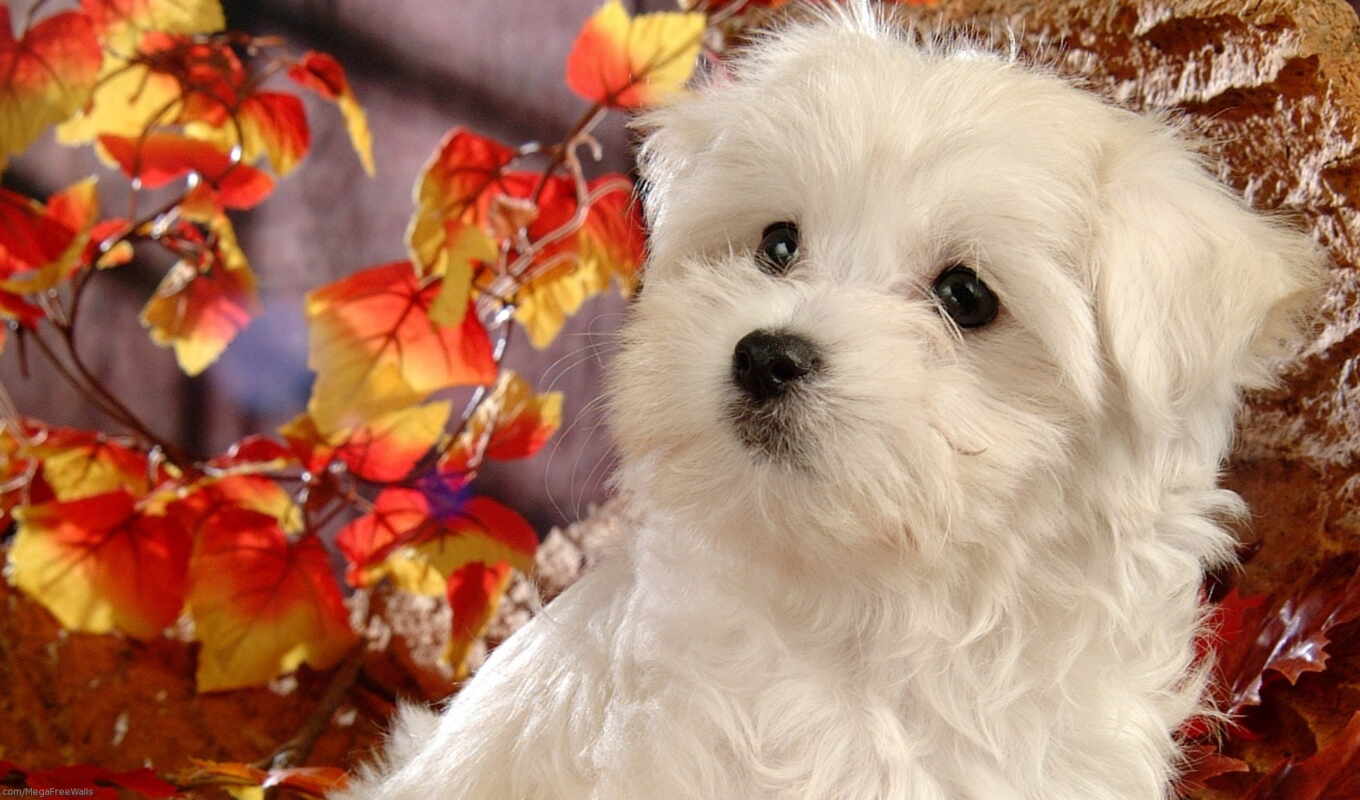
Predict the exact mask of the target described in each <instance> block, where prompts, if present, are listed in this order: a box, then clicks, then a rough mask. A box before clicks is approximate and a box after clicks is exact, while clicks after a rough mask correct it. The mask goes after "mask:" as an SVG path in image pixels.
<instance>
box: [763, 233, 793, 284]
mask: <svg viewBox="0 0 1360 800" xmlns="http://www.w3.org/2000/svg"><path fill="white" fill-rule="evenodd" d="M797 255H798V226H797V225H795V224H793V223H792V222H776V223H774V224H773V225H771V226H769V227H767V228H766V229H765V232H764V233H762V234H761V235H760V250H759V251H758V252H757V253H756V258H757V260H759V261H760V268H761V269H763V270H765V271H766V272H768V273H770V274H771V275H783V274H784V273H785V272H788V271H789V265H791V264H792V263H793V259H794V257H795V256H797Z"/></svg>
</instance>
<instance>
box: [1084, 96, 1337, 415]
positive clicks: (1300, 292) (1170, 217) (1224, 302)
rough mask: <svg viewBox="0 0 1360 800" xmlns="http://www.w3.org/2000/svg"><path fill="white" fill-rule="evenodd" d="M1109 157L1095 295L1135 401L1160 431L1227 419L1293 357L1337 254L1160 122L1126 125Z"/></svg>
mask: <svg viewBox="0 0 1360 800" xmlns="http://www.w3.org/2000/svg"><path fill="white" fill-rule="evenodd" d="M1104 156H1105V160H1104V171H1103V175H1102V182H1103V201H1104V206H1103V208H1102V212H1101V214H1100V217H1099V219H1098V220H1097V223H1096V224H1097V231H1096V237H1097V247H1096V264H1095V265H1094V266H1095V270H1096V275H1095V292H1096V304H1097V315H1098V317H1099V324H1100V328H1101V333H1102V337H1103V338H1104V340H1105V347H1106V348H1107V357H1108V358H1109V360H1110V361H1111V362H1112V363H1113V365H1114V367H1115V369H1116V371H1117V373H1118V375H1117V380H1118V382H1119V383H1121V384H1122V387H1123V389H1124V393H1125V398H1124V399H1125V400H1126V402H1127V403H1128V404H1129V407H1130V411H1131V412H1132V413H1133V414H1134V415H1135V417H1137V418H1139V419H1140V420H1141V421H1142V422H1143V423H1144V424H1145V425H1149V426H1153V427H1152V429H1153V430H1161V431H1164V432H1168V433H1175V432H1178V431H1183V430H1184V427H1183V426H1184V425H1185V423H1187V422H1193V421H1200V420H1203V419H1204V416H1205V415H1206V414H1207V415H1210V416H1211V417H1212V418H1216V419H1222V418H1223V416H1224V415H1225V414H1226V413H1228V412H1230V411H1231V410H1232V409H1233V408H1234V402H1235V399H1236V397H1237V394H1238V392H1240V391H1241V390H1243V389H1254V388H1263V387H1266V386H1269V385H1271V384H1272V383H1273V381H1274V378H1275V374H1276V371H1277V369H1278V367H1279V366H1280V362H1281V360H1282V358H1283V357H1287V356H1289V355H1291V354H1292V353H1293V352H1295V349H1296V347H1297V344H1298V341H1299V339H1300V335H1301V334H1302V333H1303V332H1304V331H1305V330H1306V327H1307V325H1308V321H1309V320H1310V318H1311V314H1312V312H1313V310H1314V309H1315V308H1316V307H1317V306H1318V305H1319V304H1320V303H1321V301H1322V291H1321V289H1322V284H1323V280H1324V277H1325V271H1326V270H1325V263H1326V262H1325V257H1324V256H1323V254H1322V252H1321V251H1320V249H1319V248H1318V247H1317V246H1316V245H1315V244H1314V243H1313V241H1312V240H1311V239H1310V238H1309V237H1307V236H1306V235H1304V234H1302V233H1299V232H1297V231H1295V230H1292V229H1291V228H1289V227H1288V226H1286V225H1285V224H1283V223H1282V222H1280V221H1279V220H1277V219H1272V218H1270V217H1268V216H1265V215H1263V214H1260V213H1257V212H1254V211H1252V210H1251V209H1250V208H1248V207H1247V206H1246V204H1245V203H1244V202H1243V201H1242V200H1241V199H1239V198H1237V197H1236V196H1234V195H1232V194H1231V193H1230V192H1229V191H1228V190H1226V189H1225V188H1223V187H1222V186H1221V185H1220V184H1219V183H1218V182H1217V181H1216V180H1215V179H1214V178H1213V177H1212V176H1211V175H1210V174H1209V173H1208V172H1207V171H1206V170H1205V169H1204V167H1203V165H1202V164H1201V163H1200V159H1199V158H1198V157H1197V156H1196V155H1195V154H1194V153H1193V152H1192V151H1191V150H1190V149H1189V148H1188V147H1187V146H1186V145H1185V144H1184V143H1183V142H1182V141H1181V140H1180V139H1179V137H1178V136H1177V135H1176V134H1175V132H1174V131H1173V130H1172V129H1171V128H1170V127H1169V126H1167V125H1165V124H1163V123H1162V122H1160V121H1157V120H1153V119H1147V118H1143V117H1137V116H1134V115H1132V114H1129V115H1128V116H1127V117H1126V118H1122V119H1121V120H1120V125H1119V126H1118V128H1117V133H1115V134H1114V136H1113V137H1112V141H1111V142H1109V143H1108V144H1107V148H1106V150H1105V153H1104ZM1145 430H1147V428H1145Z"/></svg>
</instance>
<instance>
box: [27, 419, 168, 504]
mask: <svg viewBox="0 0 1360 800" xmlns="http://www.w3.org/2000/svg"><path fill="white" fill-rule="evenodd" d="M26 453H27V454H28V455H31V456H33V457H34V458H37V459H38V460H39V461H40V462H41V463H42V474H43V480H44V481H45V482H46V484H47V485H48V486H49V487H51V489H52V492H53V496H54V497H55V499H57V500H79V499H81V498H82V497H90V496H92V495H97V494H106V493H108V492H113V491H117V490H119V489H122V490H125V491H127V492H128V493H130V494H131V495H132V496H133V497H141V496H142V495H144V494H146V493H147V492H148V491H150V488H151V484H150V478H151V476H150V470H151V467H150V462H149V461H148V460H147V457H146V454H145V453H142V452H140V451H138V450H135V449H133V448H131V447H127V446H125V445H123V444H120V443H118V442H116V441H113V440H111V439H109V438H108V437H105V436H104V435H102V434H98V433H91V432H88V431H78V430H72V429H69V428H47V429H45V430H43V431H41V432H39V433H38V434H36V435H35V436H34V438H33V443H32V444H31V446H29V447H28V448H27V449H26Z"/></svg>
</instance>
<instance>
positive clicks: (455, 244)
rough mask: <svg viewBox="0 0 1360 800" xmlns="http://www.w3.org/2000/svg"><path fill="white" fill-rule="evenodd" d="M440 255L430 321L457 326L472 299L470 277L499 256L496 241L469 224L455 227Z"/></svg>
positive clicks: (460, 322)
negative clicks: (436, 289)
mask: <svg viewBox="0 0 1360 800" xmlns="http://www.w3.org/2000/svg"><path fill="white" fill-rule="evenodd" d="M448 242H449V244H448V246H447V248H445V250H444V252H443V253H442V255H441V258H440V260H441V261H442V262H443V269H442V272H440V273H439V274H442V275H443V276H444V279H443V280H441V281H440V282H439V294H438V295H436V296H435V299H434V305H432V306H430V319H432V320H434V321H435V322H437V323H439V324H440V325H461V324H462V323H463V315H464V314H466V313H467V310H468V306H469V305H470V303H469V300H471V298H472V276H473V272H474V269H475V265H476V264H477V263H479V262H480V263H487V264H493V263H495V262H496V259H497V258H498V257H499V256H500V252H499V251H498V250H497V248H496V242H495V240H493V239H492V238H491V237H490V236H487V235H486V234H485V233H484V232H483V231H482V230H481V229H480V228H478V227H477V226H475V225H471V224H464V225H459V226H457V232H455V233H451V234H450V236H449V238H448Z"/></svg>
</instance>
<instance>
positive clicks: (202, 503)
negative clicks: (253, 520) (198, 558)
mask: <svg viewBox="0 0 1360 800" xmlns="http://www.w3.org/2000/svg"><path fill="white" fill-rule="evenodd" d="M231 509H246V510H247V511H254V512H258V513H260V514H265V515H268V516H270V517H273V518H274V520H275V521H276V522H277V523H278V524H279V527H280V528H281V529H282V530H283V531H284V532H285V533H289V534H296V533H301V531H302V528H303V522H302V510H301V509H300V508H298V506H297V504H296V503H294V502H293V497H292V495H290V494H289V493H288V492H287V491H286V490H285V489H284V488H283V487H282V486H280V485H279V483H278V482H277V481H275V480H273V479H271V478H268V477H266V476H264V475H252V474H249V473H236V474H228V475H221V476H210V477H206V478H203V479H201V480H199V481H196V482H195V483H194V484H193V485H192V486H191V487H188V489H187V490H185V491H184V492H183V496H182V497H180V498H179V499H178V500H176V501H175V502H174V505H173V507H172V508H171V513H172V514H173V515H174V517H175V519H176V520H178V521H179V522H180V524H181V525H182V526H183V527H184V528H185V529H186V530H190V531H195V532H197V531H198V530H199V529H200V528H201V527H202V526H203V525H204V524H206V523H207V522H208V521H209V520H210V519H211V518H212V517H213V516H215V515H216V514H219V513H221V512H223V511H227V510H231Z"/></svg>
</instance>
